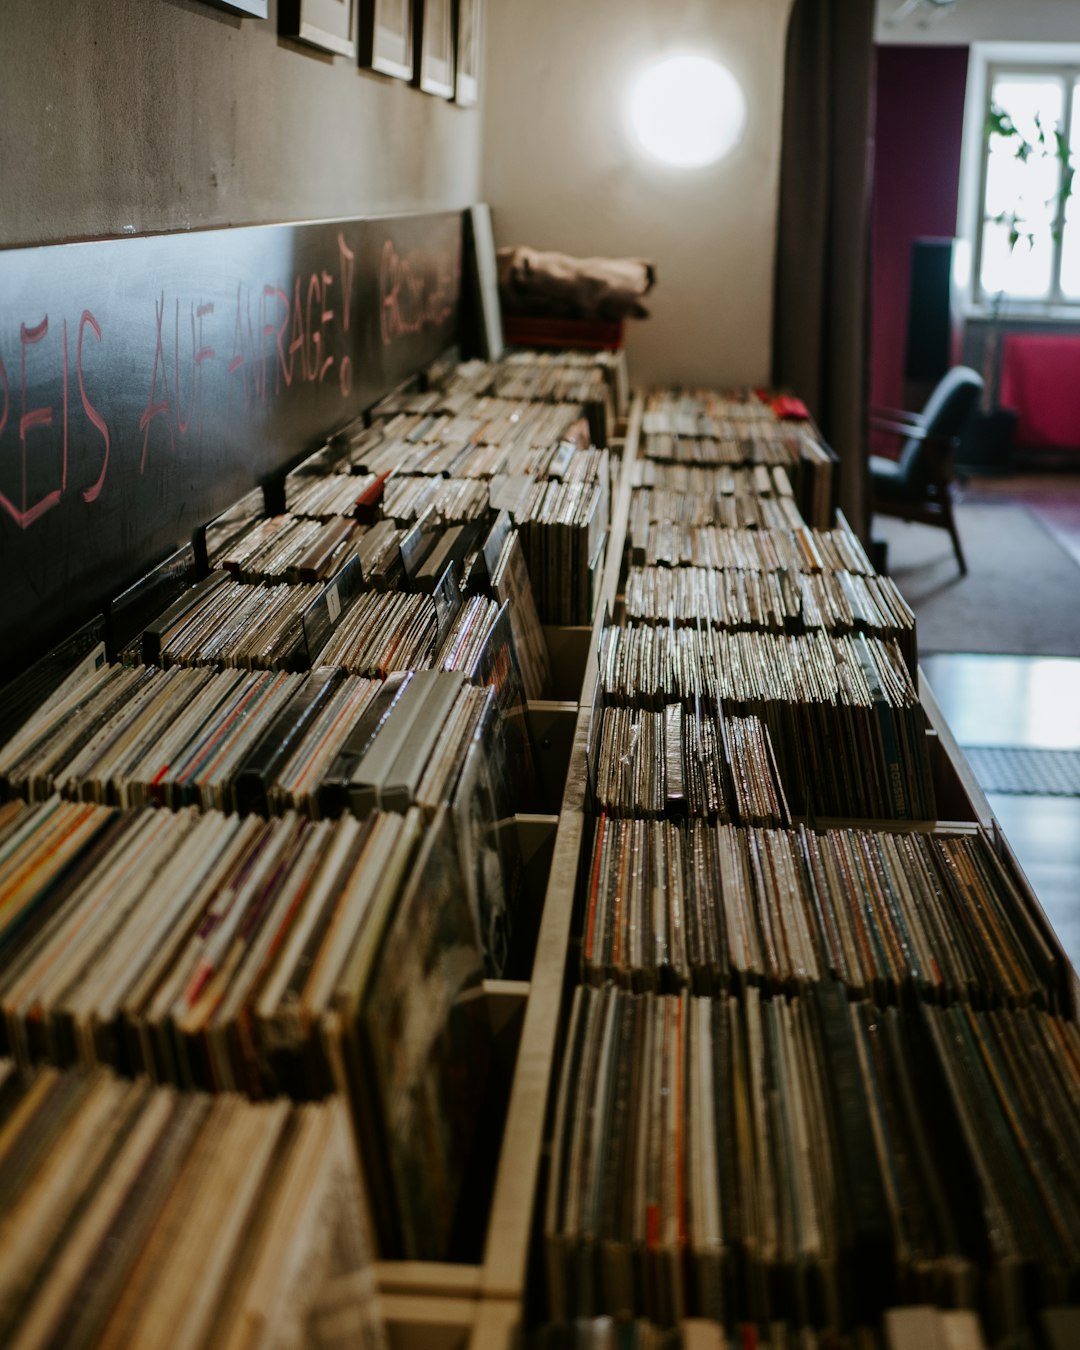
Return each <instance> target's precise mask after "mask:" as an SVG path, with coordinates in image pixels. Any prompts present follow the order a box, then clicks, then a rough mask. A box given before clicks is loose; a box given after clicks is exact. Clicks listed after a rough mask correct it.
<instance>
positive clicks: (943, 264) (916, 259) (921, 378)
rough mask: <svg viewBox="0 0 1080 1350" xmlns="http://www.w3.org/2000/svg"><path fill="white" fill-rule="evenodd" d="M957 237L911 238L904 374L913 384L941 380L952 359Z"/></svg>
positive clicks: (933, 382) (935, 382)
mask: <svg viewBox="0 0 1080 1350" xmlns="http://www.w3.org/2000/svg"><path fill="white" fill-rule="evenodd" d="M952 264H953V240H951V239H913V240H912V241H911V285H910V288H909V291H908V324H907V352H906V354H905V357H904V378H905V379H907V380H909V381H910V382H911V383H913V384H926V385H930V386H933V385H935V384H937V382H938V380H940V379H941V377H942V375H944V374H945V372H946V371H947V370H948V369H949V367H950V366H951V365H952V364H953V361H952V304H951V284H952Z"/></svg>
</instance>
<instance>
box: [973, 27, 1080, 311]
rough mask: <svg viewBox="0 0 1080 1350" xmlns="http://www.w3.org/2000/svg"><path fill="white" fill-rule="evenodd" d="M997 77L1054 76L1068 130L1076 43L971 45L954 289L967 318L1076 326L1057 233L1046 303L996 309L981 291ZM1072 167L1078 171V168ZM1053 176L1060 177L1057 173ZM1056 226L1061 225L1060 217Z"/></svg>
mask: <svg viewBox="0 0 1080 1350" xmlns="http://www.w3.org/2000/svg"><path fill="white" fill-rule="evenodd" d="M1002 75H1019V76H1025V75H1036V76H1040V75H1041V76H1053V77H1056V78H1057V79H1058V80H1060V81H1061V84H1062V92H1063V102H1062V117H1063V125H1064V126H1065V128H1066V129H1068V128H1069V127H1070V126H1071V121H1072V116H1073V106H1074V103H1075V101H1076V97H1077V85H1078V84H1080V43H998V42H986V43H973V44H972V47H971V50H970V55H969V61H968V85H967V93H966V97H965V103H964V131H963V141H962V150H961V169H960V194H959V206H958V212H957V231H956V233H957V239H958V240H959V241H961V245H962V247H961V249H960V250H959V256H958V260H957V262H958V265H957V276H956V278H955V284H956V289H957V291H958V293H959V297H960V300H961V304H962V307H963V310H964V313H965V314H967V315H968V316H969V317H973V318H978V317H991V316H993V315H995V314H996V313H997V312H999V310H1005V311H1007V313H1008V315H1009V318H1010V320H1017V319H1020V320H1023V319H1030V320H1033V321H1046V320H1048V319H1049V320H1055V321H1060V320H1065V321H1072V322H1075V323H1080V296H1078V297H1075V298H1070V297H1068V296H1065V295H1064V294H1063V293H1062V290H1061V259H1062V252H1063V245H1064V235H1063V231H1062V230H1059V231H1058V237H1057V238H1054V239H1052V241H1051V242H1052V248H1053V253H1052V258H1051V288H1050V294H1049V296H1048V297H1047V298H1046V299H1025V298H1021V297H1013V296H1009V295H1006V296H1005V297H1004V298H1003V300H1002V301H1001V302H1000V304H999V302H998V301H997V300H996V296H997V292H987V291H984V290H983V288H982V283H981V272H982V255H983V236H984V231H985V225H986V222H987V220H988V219H989V217H987V215H986V182H987V170H988V163H989V137H988V136H987V135H986V123H987V117H988V115H989V111H990V99H991V91H992V89H993V84H994V80H995V79H997V78H998V77H1000V76H1002ZM1072 153H1073V163H1074V164H1077V161H1078V160H1080V146H1078V147H1074V148H1073V152H1072ZM1077 167H1078V168H1080V164H1078V165H1077ZM1058 172H1059V174H1060V172H1061V170H1060V168H1059V170H1058ZM1059 182H1060V179H1059ZM1078 183H1080V176H1078ZM1074 195H1076V194H1075V193H1074ZM1073 209H1074V210H1076V209H1077V208H1075V207H1074V208H1073ZM1055 223H1056V224H1058V225H1063V224H1064V221H1063V219H1062V217H1061V216H1060V214H1059V216H1058V219H1057V221H1056V222H1055Z"/></svg>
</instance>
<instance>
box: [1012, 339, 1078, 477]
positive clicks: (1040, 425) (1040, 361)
mask: <svg viewBox="0 0 1080 1350" xmlns="http://www.w3.org/2000/svg"><path fill="white" fill-rule="evenodd" d="M999 401H1000V403H1001V406H1002V407H1003V408H1012V409H1014V410H1015V411H1016V413H1017V415H1018V420H1017V425H1016V444H1017V446H1018V447H1020V448H1025V447H1027V448H1032V449H1034V448H1042V447H1048V448H1054V449H1066V450H1076V451H1078V452H1080V337H1060V336H1058V335H1056V334H1047V333H1031V334H1025V333H1008V334H1006V336H1005V338H1004V340H1003V342H1002V352H1001V393H1000V398H999Z"/></svg>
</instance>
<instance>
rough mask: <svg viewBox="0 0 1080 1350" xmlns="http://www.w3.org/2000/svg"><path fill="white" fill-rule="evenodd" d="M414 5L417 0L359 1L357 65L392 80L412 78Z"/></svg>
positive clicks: (413, 73)
mask: <svg viewBox="0 0 1080 1350" xmlns="http://www.w3.org/2000/svg"><path fill="white" fill-rule="evenodd" d="M418 6H419V0H360V23H359V31H358V34H357V48H358V59H359V62H360V65H362V66H363V67H365V69H368V70H373V71H375V72H376V73H377V74H379V75H390V76H392V77H393V78H394V79H396V80H407V81H410V82H411V81H412V80H413V78H414V76H415V69H416V57H415V52H416V32H415V18H416V10H417V8H418Z"/></svg>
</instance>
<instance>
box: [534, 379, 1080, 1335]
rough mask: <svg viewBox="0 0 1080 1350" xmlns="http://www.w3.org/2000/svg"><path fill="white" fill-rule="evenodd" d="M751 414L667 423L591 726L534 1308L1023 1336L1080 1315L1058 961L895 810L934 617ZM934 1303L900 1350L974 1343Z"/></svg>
mask: <svg viewBox="0 0 1080 1350" xmlns="http://www.w3.org/2000/svg"><path fill="white" fill-rule="evenodd" d="M760 416H761V414H760V412H759V410H758V407H757V406H756V404H754V403H753V402H752V401H750V400H745V401H740V400H739V399H737V398H733V397H731V396H719V395H717V396H713V395H709V394H705V393H701V392H696V393H693V394H692V395H689V396H686V397H685V398H684V396H682V395H679V394H673V393H672V394H669V393H666V392H665V393H661V394H658V395H655V396H653V397H652V399H651V400H650V402H649V405H648V410H647V413H646V421H645V439H644V454H645V456H646V460H647V462H646V465H645V467H644V468H643V469H641V470H639V471H638V472H637V474H636V478H635V482H636V486H635V487H633V489H632V493H631V500H630V504H629V519H630V527H629V536H628V553H627V570H625V571H624V586H623V597H622V604H621V605H620V606H619V607H618V608H617V610H616V615H617V619H618V621H617V622H611V623H608V624H607V625H606V626H605V628H604V630H603V632H602V634H601V637H600V646H599V653H598V667H599V668H598V678H597V687H596V696H595V699H594V704H593V708H592V717H591V727H590V731H589V734H588V738H587V748H586V760H585V770H586V779H587V791H586V798H585V800H586V837H587V838H588V839H589V840H590V841H591V848H590V849H587V850H586V851H585V853H584V854H583V856H582V859H581V867H580V869H579V888H578V893H577V906H576V908H577V915H578V932H579V935H580V950H579V952H578V954H577V956H578V959H577V962H576V963H574V962H571V970H572V971H574V970H575V966H576V973H577V974H578V976H579V979H580V983H579V984H578V987H577V988H576V990H575V992H574V997H573V1005H572V1012H571V1016H570V1022H569V1026H568V1028H567V1030H566V1036H565V1040H564V1046H563V1056H562V1063H561V1068H560V1071H559V1078H558V1083H557V1086H556V1089H555V1102H554V1123H553V1127H552V1128H553V1133H552V1136H551V1144H550V1165H549V1168H548V1173H547V1183H546V1188H545V1191H544V1193H543V1196H542V1199H541V1206H542V1228H543V1249H544V1252H543V1255H544V1261H543V1264H544V1268H545V1281H544V1283H545V1287H546V1293H547V1302H546V1310H547V1312H548V1313H549V1314H550V1315H551V1316H552V1317H553V1318H554V1319H556V1320H561V1319H566V1318H572V1317H584V1318H590V1317H593V1316H595V1315H597V1314H605V1315H613V1316H615V1317H617V1318H635V1317H647V1318H651V1319H653V1320H654V1321H655V1322H657V1323H659V1324H660V1325H662V1326H673V1325H675V1324H677V1323H678V1322H679V1321H680V1319H682V1318H684V1317H687V1316H690V1317H694V1316H701V1317H706V1318H710V1319H714V1320H715V1321H716V1322H717V1323H718V1324H719V1325H720V1326H721V1327H722V1328H724V1329H725V1330H724V1331H722V1332H721V1333H720V1339H721V1341H722V1343H723V1344H726V1343H727V1341H726V1340H725V1339H724V1337H725V1336H730V1337H731V1339H732V1341H733V1343H739V1344H758V1343H761V1344H771V1343H773V1342H774V1341H775V1343H776V1344H778V1345H788V1344H791V1345H799V1344H807V1345H810V1344H816V1343H818V1339H819V1338H820V1339H821V1340H822V1341H823V1342H824V1343H826V1344H838V1343H840V1342H841V1340H842V1339H843V1338H850V1343H852V1344H856V1343H863V1344H868V1345H869V1344H878V1343H879V1341H878V1339H877V1336H878V1333H877V1332H873V1331H856V1330H855V1329H856V1328H860V1327H875V1328H880V1327H881V1321H882V1317H883V1315H884V1314H885V1312H886V1310H887V1309H889V1308H890V1307H891V1306H892V1305H894V1304H896V1303H904V1304H916V1303H923V1302H929V1303H933V1304H936V1305H938V1307H939V1308H943V1309H963V1310H969V1316H968V1317H967V1318H965V1320H964V1322H963V1328H964V1329H963V1333H962V1335H963V1338H964V1339H962V1340H958V1341H957V1343H958V1344H965V1345H967V1344H970V1345H971V1346H976V1345H980V1344H981V1343H982V1337H981V1335H980V1331H979V1325H981V1327H982V1329H983V1330H984V1331H985V1332H986V1334H987V1336H988V1340H989V1341H990V1342H991V1343H994V1344H999V1345H1006V1344H1008V1345H1009V1346H1010V1347H1012V1346H1020V1345H1024V1346H1025V1347H1027V1346H1028V1345H1029V1341H1028V1340H1027V1339H1026V1338H1027V1336H1028V1334H1029V1328H1030V1327H1031V1326H1032V1324H1033V1322H1034V1319H1035V1317H1036V1314H1037V1312H1038V1310H1039V1309H1041V1308H1046V1307H1052V1306H1054V1305H1058V1304H1071V1303H1075V1302H1078V1301H1080V1164H1078V1163H1077V1161H1076V1157H1075V1150H1074V1148H1073V1146H1072V1142H1073V1141H1075V1139H1076V1138H1077V1137H1080V1136H1078V1135H1077V1127H1078V1125H1080V1031H1078V1030H1077V1024H1076V1022H1075V1021H1074V1020H1072V1019H1073V1015H1074V1012H1075V1008H1074V997H1073V991H1072V986H1071V983H1070V971H1069V970H1068V967H1067V962H1066V961H1065V959H1064V958H1063V957H1062V955H1061V953H1060V951H1059V950H1058V948H1057V947H1056V945H1055V944H1054V943H1053V941H1052V938H1051V937H1050V936H1049V935H1048V933H1047V930H1046V929H1045V927H1044V926H1043V924H1042V921H1041V916H1040V915H1039V914H1038V913H1037V912H1036V908H1035V907H1033V906H1032V905H1031V903H1030V901H1029V899H1028V896H1027V892H1026V890H1025V883H1024V882H1023V880H1022V878H1020V877H1019V876H1018V875H1017V874H1016V873H1015V872H1014V871H1013V868H1012V865H1011V863H1010V862H1009V860H1008V854H1007V850H1006V849H1004V848H1003V847H1002V846H1001V844H1000V841H999V840H997V839H996V838H993V839H992V838H991V837H990V836H988V835H987V834H986V833H985V832H983V831H982V830H979V829H977V828H975V827H970V828H960V827H953V828H951V829H950V828H942V827H932V828H930V827H927V826H923V827H920V828H918V829H911V828H909V829H901V828H897V827H896V826H895V825H893V824H886V822H893V821H897V820H905V819H919V820H922V821H927V822H932V821H933V820H934V818H935V797H934V790H933V775H932V765H931V762H930V756H929V746H928V737H927V723H926V717H925V713H924V711H923V709H922V707H921V705H920V702H919V699H918V694H917V690H916V686H915V683H914V673H915V671H916V670H917V649H916V643H915V629H914V622H913V616H911V612H910V610H909V608H908V607H907V605H906V604H905V603H904V601H903V599H902V597H900V596H899V593H898V592H896V590H895V588H894V587H893V586H892V585H891V583H889V582H887V581H884V580H883V579H881V578H877V577H876V576H875V575H874V573H873V569H872V568H871V567H870V565H869V562H868V560H867V559H866V557H865V554H864V553H863V552H862V549H861V547H860V546H859V545H858V543H857V541H856V540H854V537H853V536H852V535H851V534H850V531H848V530H847V528H846V525H845V523H844V522H843V520H842V518H841V519H840V521H839V525H838V527H837V528H836V529H834V530H832V531H830V532H825V531H818V532H814V531H810V530H807V529H806V528H805V527H804V526H801V525H799V524H797V523H796V522H795V521H794V520H793V519H792V517H791V516H790V514H789V513H790V511H791V510H792V509H793V496H792V495H791V494H789V493H787V492H786V491H784V490H783V488H782V486H781V484H782V483H783V479H782V478H779V477H778V475H780V474H782V473H783V472H784V471H785V470H784V468H783V466H782V465H779V464H777V463H776V462H775V461H770V460H768V459H767V458H766V457H765V456H762V457H761V458H760V459H758V460H757V461H756V464H757V467H756V468H755V469H754V471H753V473H751V474H749V475H747V474H746V473H745V471H743V470H740V469H738V468H735V469H734V470H733V467H732V465H733V463H736V461H735V458H734V456H735V453H736V452H735V450H734V449H733V448H732V447H733V446H735V445H737V444H738V443H739V438H740V436H742V435H744V434H746V433H747V430H748V428H752V427H753V425H754V423H755V421H756V419H757V418H759V417H760ZM725 419H726V422H725ZM766 425H767V424H766ZM721 427H723V430H721ZM721 442H723V445H722V446H721ZM743 462H744V463H745V460H744V461H743ZM755 488H756V489H757V491H756V492H755ZM785 521H786V523H782V522H785ZM808 581H809V583H810V584H809V585H807V584H806V583H807V582H808ZM841 597H842V598H841ZM808 600H809V602H810V603H809V606H808V604H807V601H808ZM853 601H855V603H853ZM845 606H846V609H845ZM826 614H828V615H829V618H828V619H826V618H825V615H826ZM808 615H812V616H813V617H814V622H812V623H811V622H808V621H807V618H808ZM856 615H858V617H856ZM819 619H820V620H821V621H819ZM860 630H861V631H860ZM792 816H795V817H799V816H802V817H805V820H804V823H801V824H797V823H796V824H793V823H792ZM819 816H822V817H823V816H829V817H842V818H846V820H847V821H848V822H850V821H852V820H853V819H855V820H861V821H862V823H861V824H860V825H858V826H856V825H854V824H850V823H848V824H844V825H841V822H840V821H834V823H833V827H832V828H824V827H822V828H817V827H816V825H815V820H816V818H817V817H819ZM873 822H878V823H877V824H876V825H875V824H874V823H873ZM922 1311H923V1314H924V1317H923V1321H922V1322H920V1323H919V1328H918V1329H916V1330H915V1331H911V1332H910V1333H909V1334H908V1335H907V1338H906V1340H905V1341H904V1342H903V1343H904V1344H905V1345H919V1346H920V1347H922V1346H923V1345H930V1344H933V1343H935V1342H934V1341H933V1340H928V1339H926V1337H927V1336H928V1335H930V1334H931V1332H932V1333H933V1335H934V1336H938V1335H940V1336H941V1344H942V1345H946V1344H951V1342H950V1341H949V1340H947V1339H946V1337H945V1334H944V1332H943V1330H942V1326H939V1325H938V1323H937V1321H936V1320H935V1319H938V1318H940V1317H943V1314H940V1313H938V1312H936V1311H934V1312H931V1311H929V1310H922ZM970 1314H977V1316H978V1319H979V1324H978V1325H977V1324H976V1321H975V1318H974V1317H973V1316H971V1315H970ZM904 1316H905V1314H904V1313H901V1314H900V1317H901V1318H903V1317H904ZM927 1319H929V1320H927ZM930 1322H933V1323H934V1326H933V1327H929V1323H930ZM912 1325H914V1324H912ZM951 1325H952V1330H953V1332H955V1334H956V1335H957V1336H959V1335H960V1334H961V1333H960V1332H959V1331H957V1326H958V1325H959V1324H951ZM928 1328H929V1330H928ZM950 1334H951V1333H950ZM920 1336H922V1337H923V1339H922V1340H920V1339H919V1337H920ZM747 1337H749V1339H747ZM883 1339H886V1340H890V1341H891V1340H893V1339H895V1337H894V1336H893V1333H892V1331H890V1330H889V1328H888V1325H886V1330H885V1333H884V1337H883ZM1033 1343H1034V1342H1030V1344H1033Z"/></svg>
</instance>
